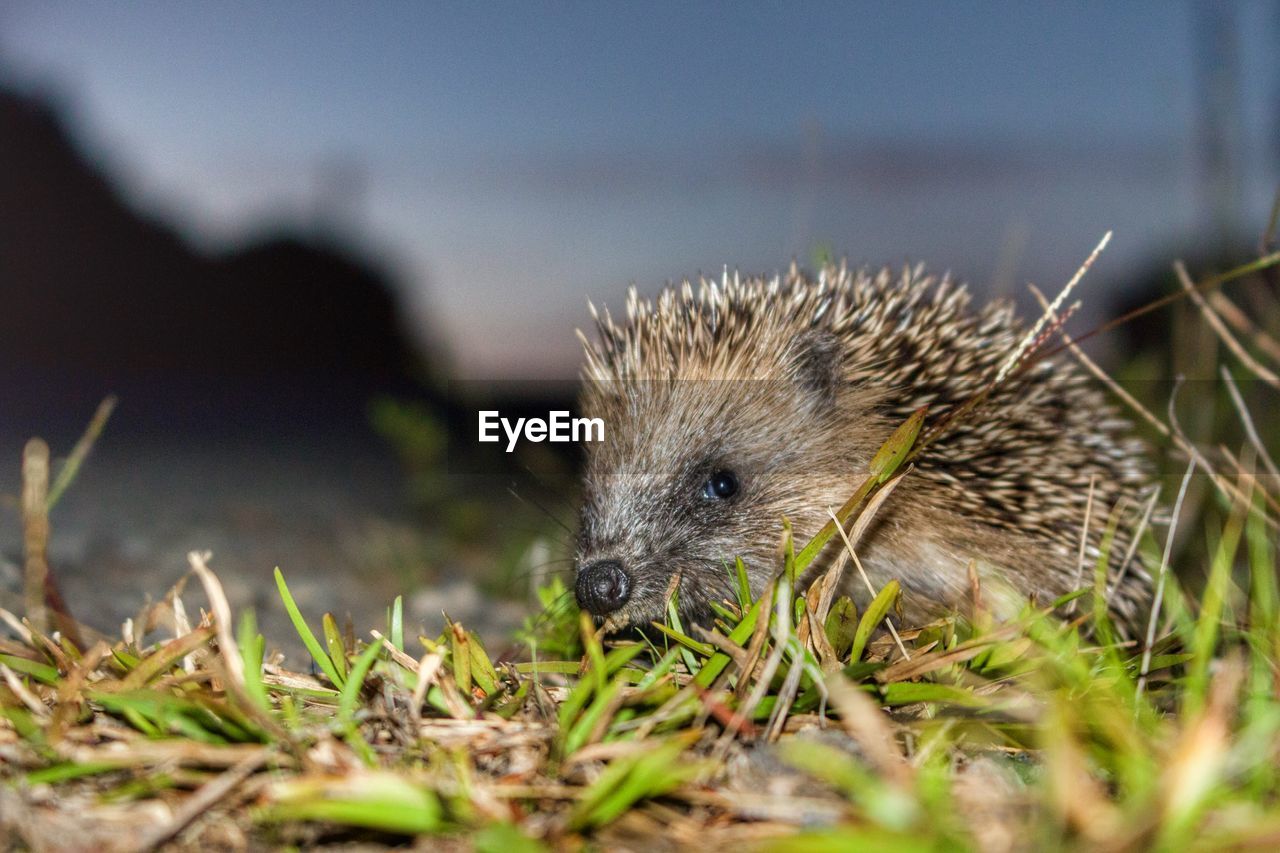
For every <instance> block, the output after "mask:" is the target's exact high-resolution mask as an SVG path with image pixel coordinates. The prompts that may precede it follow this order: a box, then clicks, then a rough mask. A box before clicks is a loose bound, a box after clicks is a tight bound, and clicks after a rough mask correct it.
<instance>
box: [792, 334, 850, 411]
mask: <svg viewBox="0 0 1280 853" xmlns="http://www.w3.org/2000/svg"><path fill="white" fill-rule="evenodd" d="M842 361H843V349H842V347H841V345H840V339H839V338H837V337H836V336H835V335H833V334H832V333H831V332H828V331H826V330H825V329H810V330H809V331H806V332H802V333H801V334H799V335H797V336H796V337H794V338H792V340H791V343H790V344H789V345H788V346H787V349H786V355H785V356H784V364H785V369H786V371H787V374H788V375H789V376H790V377H791V378H792V379H793V380H794V381H795V382H796V383H798V384H799V386H800V388H801V390H802V392H803V393H805V394H806V395H807V396H808V397H809V399H810V400H812V401H813V402H815V403H817V404H818V405H819V406H820V407H823V408H825V407H828V406H830V405H831V404H833V403H834V402H835V400H836V392H837V391H838V390H839V387H840V381H841V373H842V371H841V366H842Z"/></svg>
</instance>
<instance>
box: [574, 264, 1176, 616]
mask: <svg viewBox="0 0 1280 853" xmlns="http://www.w3.org/2000/svg"><path fill="white" fill-rule="evenodd" d="M591 314H592V317H593V318H594V320H595V326H596V332H597V335H596V339H595V340H594V341H593V340H590V339H588V337H587V336H586V335H584V334H583V333H582V332H581V331H579V332H578V337H579V339H580V340H581V341H582V343H583V345H584V347H585V351H586V358H585V365H584V367H583V371H582V379H583V384H582V391H581V395H580V408H581V410H582V411H583V413H584V414H585V415H586V416H588V417H598V418H601V419H602V420H603V422H604V424H605V436H604V440H603V441H600V442H598V443H592V444H588V445H587V446H586V450H585V453H586V458H585V464H584V474H583V479H582V498H581V510H580V514H579V525H578V536H577V542H576V553H575V558H574V565H575V580H574V592H575V595H576V598H577V600H578V603H579V605H580V607H581V608H582V609H583V610H585V611H586V612H588V613H590V614H591V615H592V616H593V617H595V618H596V619H597V621H598V622H600V623H603V624H604V625H605V626H606V627H607V628H609V629H620V628H626V627H644V626H646V625H648V623H650V622H651V621H654V620H657V621H661V620H662V619H663V618H664V614H665V612H666V607H667V603H668V601H669V600H670V599H671V596H672V594H673V592H675V593H678V595H677V596H676V598H675V600H676V601H677V602H678V606H679V612H680V616H681V618H682V620H683V621H684V622H685V623H686V624H689V623H692V624H702V625H705V624H707V623H708V622H709V621H710V620H711V619H712V618H713V611H712V609H711V604H712V603H713V602H720V601H722V600H726V599H727V600H734V593H733V590H734V589H735V588H736V584H737V579H736V578H737V575H736V571H735V567H736V561H737V560H738V559H741V560H742V562H743V564H744V565H745V567H746V570H747V577H748V579H749V581H750V585H751V591H752V594H753V595H760V594H761V592H762V590H763V589H764V588H765V586H766V585H767V584H768V583H769V581H770V580H771V579H772V578H774V577H776V576H777V573H778V571H779V542H780V539H781V536H782V531H783V520H784V519H785V520H786V521H787V522H788V523H789V524H790V526H791V530H792V531H793V534H792V535H793V537H794V541H795V542H797V543H800V544H803V543H804V542H805V541H807V540H808V538H809V537H811V536H812V535H813V534H815V533H816V532H818V530H819V529H820V528H821V527H822V526H823V525H824V524H825V523H826V522H827V521H828V520H830V518H831V510H832V509H833V508H838V507H840V506H841V505H842V504H843V503H844V502H845V501H846V499H848V498H849V496H850V495H851V494H853V492H854V491H855V490H856V489H857V488H858V486H859V485H860V484H861V483H862V482H863V480H864V479H865V478H866V477H867V472H868V464H869V462H870V460H871V458H872V457H873V455H874V454H875V453H876V451H877V450H878V449H879V448H880V447H881V445H882V444H883V443H884V441H885V440H886V439H887V438H888V437H889V436H890V435H891V434H892V432H893V431H894V429H895V428H896V427H897V426H898V425H899V424H901V423H902V422H903V421H904V420H905V419H906V418H908V417H909V416H910V415H911V413H912V412H914V411H916V410H917V409H918V408H920V407H922V406H927V407H928V409H927V412H928V421H927V425H926V428H928V424H938V423H940V422H941V421H942V419H944V418H946V416H947V414H948V412H953V411H954V410H955V409H956V408H957V407H958V406H960V405H962V404H963V403H965V401H967V400H970V399H971V398H972V397H973V396H974V395H975V394H977V393H979V392H980V391H981V390H982V389H984V388H988V387H990V391H989V394H988V396H987V397H986V399H985V400H984V402H983V403H982V404H981V405H980V406H977V407H976V408H973V409H972V410H971V411H970V412H968V413H966V416H965V417H957V418H954V419H953V420H952V422H951V423H950V424H949V426H948V428H947V429H946V430H945V431H944V432H943V433H942V434H941V436H940V437H939V438H938V439H937V440H936V441H933V442H931V443H930V444H929V445H928V446H927V447H926V448H924V450H923V451H922V452H921V453H920V454H919V455H918V456H917V457H916V458H915V459H914V460H913V465H912V469H911V470H910V472H909V473H908V474H907V476H905V477H904V478H902V480H901V481H900V482H899V483H898V484H897V486H896V488H895V489H894V490H893V492H892V493H891V494H890V495H889V497H888V498H887V500H885V501H884V503H883V504H882V505H881V506H880V507H879V509H878V511H877V513H876V515H875V517H874V519H873V520H872V522H871V526H870V527H868V528H867V529H866V530H865V532H864V533H863V536H862V538H861V539H860V541H859V542H858V543H857V556H858V557H859V562H860V563H861V565H862V567H863V569H864V570H865V574H866V575H867V578H868V580H869V581H870V582H871V584H872V585H873V586H874V587H875V588H877V589H879V588H880V587H881V586H883V585H884V584H885V583H886V582H888V581H889V580H890V579H896V580H898V582H899V583H900V584H901V589H902V597H901V599H900V606H901V608H902V613H903V618H904V619H906V620H907V622H908V624H916V625H922V624H926V623H927V621H929V620H931V619H935V618H938V617H939V616H942V615H945V614H947V613H950V612H956V611H957V610H961V609H963V608H964V607H966V606H967V604H968V603H969V602H971V600H972V598H971V597H972V595H973V583H974V580H973V574H974V572H975V571H976V574H977V581H978V583H979V590H980V594H981V595H982V599H983V604H984V606H985V607H987V608H988V609H990V610H992V611H995V612H996V613H997V614H998V615H1000V614H1003V615H1005V616H1011V615H1013V614H1015V613H1016V612H1018V610H1020V609H1021V608H1022V607H1024V606H1025V605H1026V603H1027V602H1028V600H1030V601H1035V602H1040V603H1042V604H1043V603H1046V602H1050V601H1052V600H1054V599H1056V598H1057V597H1059V596H1061V595H1063V594H1064V593H1067V592H1070V591H1072V590H1074V589H1077V588H1079V587H1081V586H1084V585H1087V584H1091V583H1092V581H1093V577H1094V566H1095V564H1096V563H1097V562H1099V561H1100V559H1101V555H1102V553H1103V550H1104V548H1105V552H1106V554H1107V559H1108V561H1109V563H1108V567H1107V571H1108V583H1107V597H1108V606H1109V608H1110V612H1111V614H1112V616H1113V617H1114V620H1115V624H1116V626H1117V628H1118V629H1119V631H1120V633H1121V634H1122V635H1124V636H1132V635H1133V634H1134V633H1135V631H1136V628H1137V626H1138V625H1139V623H1140V621H1141V620H1144V619H1145V617H1146V613H1147V611H1148V609H1149V601H1150V597H1151V578H1150V574H1149V572H1148V571H1147V569H1146V568H1145V567H1144V566H1143V564H1142V561H1141V558H1140V557H1135V556H1134V555H1133V554H1132V553H1131V550H1132V549H1130V547H1129V546H1130V544H1131V542H1132V529H1133V527H1134V525H1133V524H1132V523H1131V521H1130V519H1131V518H1132V517H1133V516H1135V515H1136V513H1137V511H1138V510H1139V508H1141V507H1143V506H1144V504H1145V502H1146V501H1147V500H1148V499H1149V498H1150V496H1151V495H1152V485H1151V472H1150V470H1149V469H1150V466H1149V463H1148V456H1147V454H1146V451H1145V449H1144V447H1143V445H1142V443H1141V442H1140V440H1138V439H1137V438H1135V437H1134V435H1133V434H1132V432H1131V425H1130V424H1129V423H1128V422H1127V421H1126V420H1125V419H1123V418H1122V417H1120V416H1119V414H1118V413H1117V411H1116V410H1115V409H1114V407H1113V406H1112V405H1111V404H1110V403H1109V402H1108V401H1107V399H1106V397H1105V396H1104V395H1103V393H1102V392H1101V390H1100V389H1098V388H1097V387H1095V386H1094V385H1093V384H1092V383H1091V381H1090V380H1089V378H1088V377H1087V376H1086V375H1085V374H1084V373H1083V372H1082V371H1081V370H1080V369H1079V368H1077V367H1076V366H1075V364H1074V363H1071V362H1066V361H1062V360H1056V359H1053V358H1044V359H1039V360H1032V361H1031V362H1030V363H1029V364H1028V365H1027V366H1026V367H1025V369H1020V370H1016V371H1012V372H1011V374H1010V375H1009V376H1008V377H1007V378H1005V377H1001V380H1002V381H1000V382H998V383H995V384H994V386H992V383H993V381H994V380H995V379H996V377H997V376H998V375H1000V374H1001V372H1002V367H1005V366H1006V365H1007V364H1009V363H1010V361H1011V360H1015V359H1017V358H1018V354H1019V352H1020V347H1021V346H1022V345H1023V339H1024V337H1025V335H1026V331H1025V327H1024V324H1023V323H1022V322H1021V321H1020V320H1019V318H1018V317H1017V315H1016V313H1015V311H1014V308H1013V306H1012V305H1011V304H1009V303H1008V302H1005V301H994V302H991V303H989V304H986V305H985V306H983V307H981V308H975V307H974V306H973V305H972V304H971V297H970V295H969V292H968V290H967V288H966V287H965V286H964V285H963V284H959V283H956V282H955V281H953V280H952V279H951V278H950V276H942V277H940V278H939V277H935V276H933V275H930V274H928V273H927V272H926V271H925V269H924V267H923V266H908V267H906V268H904V269H903V270H902V271H901V272H900V273H897V272H894V271H893V270H890V269H888V268H885V269H880V270H878V271H873V270H866V269H862V270H853V269H851V268H849V267H848V266H847V265H844V264H841V265H838V266H828V267H826V268H823V269H821V270H819V271H818V272H817V273H816V274H815V275H812V276H809V275H806V274H805V273H803V272H801V271H800V270H798V269H797V268H796V267H795V266H794V265H793V266H792V268H791V270H790V271H789V273H787V274H786V275H778V276H774V277H772V278H764V277H752V278H746V277H740V276H737V275H732V276H731V275H729V274H728V273H727V271H726V274H725V275H724V277H723V278H722V279H720V280H719V281H707V280H705V279H704V280H701V281H700V282H699V284H698V286H697V287H696V288H695V287H694V285H692V284H691V283H690V282H688V281H686V282H684V284H683V285H682V286H680V287H679V288H676V287H672V286H668V287H667V288H666V289H665V290H664V291H662V292H661V294H660V295H659V296H658V297H657V298H656V299H654V300H650V299H645V298H642V297H640V296H639V295H638V294H637V292H636V290H635V288H634V287H633V288H632V289H631V291H630V293H629V296H628V300H627V318H626V322H625V323H615V322H614V320H613V319H612V317H611V316H610V315H609V313H608V311H607V309H606V310H605V311H603V312H601V311H597V310H596V308H595V306H594V305H592V306H591ZM1087 510H1091V511H1087ZM1113 514H1114V518H1113ZM1086 525H1087V533H1086V532H1085V531H1086ZM1082 540H1083V546H1082ZM1104 543H1105V544H1104ZM797 547H798V545H797ZM1082 548H1083V551H1082ZM838 552H839V545H838V544H837V545H828V546H827V547H826V548H825V549H824V554H823V555H822V558H821V559H820V560H819V561H818V562H817V563H816V564H815V566H814V567H813V568H812V569H811V575H813V576H816V573H817V572H820V571H822V570H823V569H824V568H825V566H827V565H829V564H830V560H832V559H834V557H833V556H832V555H833V554H836V553H838ZM1082 553H1083V560H1082V559H1081V557H1082ZM843 577H844V578H845V587H846V589H845V590H844V592H846V593H848V594H851V595H852V596H853V597H854V598H855V600H862V601H865V595H866V593H865V587H864V586H863V585H862V584H861V581H860V579H859V580H858V582H857V583H856V584H855V583H854V579H855V577H856V575H855V573H854V572H852V571H847V572H845V573H844V575H843Z"/></svg>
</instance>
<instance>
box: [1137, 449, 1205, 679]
mask: <svg viewBox="0 0 1280 853" xmlns="http://www.w3.org/2000/svg"><path fill="white" fill-rule="evenodd" d="M1195 470H1196V460H1195V459H1192V460H1191V462H1190V463H1188V464H1187V473H1185V474H1183V475H1182V484H1181V485H1180V486H1178V497H1177V499H1175V500H1174V502H1173V516H1172V517H1171V518H1170V519H1169V534H1168V535H1167V536H1166V537H1165V540H1164V554H1163V555H1161V557H1160V570H1159V572H1158V573H1157V574H1156V595H1155V600H1154V601H1152V602H1151V618H1150V620H1148V622H1147V638H1146V642H1145V643H1144V644H1143V648H1142V667H1141V669H1140V671H1139V673H1138V688H1137V690H1138V695H1139V696H1141V695H1142V691H1143V690H1145V689H1146V688H1147V675H1148V673H1149V672H1150V670H1151V647H1152V646H1154V645H1155V642H1156V623H1157V622H1159V620H1160V605H1161V604H1162V603H1163V601H1164V583H1165V577H1166V575H1168V573H1169V557H1170V555H1172V553H1173V539H1174V535H1175V534H1176V533H1177V532H1178V517H1179V516H1180V515H1181V514H1182V501H1183V499H1184V498H1185V497H1186V496H1187V485H1188V484H1190V482H1191V475H1192V473H1193V472H1194V471H1195Z"/></svg>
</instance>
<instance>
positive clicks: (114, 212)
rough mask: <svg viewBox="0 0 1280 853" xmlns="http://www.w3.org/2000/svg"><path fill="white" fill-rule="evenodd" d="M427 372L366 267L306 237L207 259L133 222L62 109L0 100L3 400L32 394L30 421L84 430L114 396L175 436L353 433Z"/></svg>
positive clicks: (7, 96) (164, 231)
mask: <svg viewBox="0 0 1280 853" xmlns="http://www.w3.org/2000/svg"><path fill="white" fill-rule="evenodd" d="M422 375H425V366H424V365H422V363H421V361H420V359H419V358H418V356H417V354H416V353H415V351H414V349H413V347H412V346H411V344H410V343H409V341H408V338H407V336H406V335H405V333H404V331H403V330H402V328H401V326H400V324H399V318H398V315H397V306H396V303H395V301H394V299H393V296H392V294H391V291H390V289H389V283H388V280H387V277H386V275H385V274H384V273H383V272H381V271H379V270H378V269H377V268H376V267H374V266H372V265H370V264H369V263H367V262H366V261H363V260H361V259H359V258H358V257H357V256H356V255H355V254H354V253H352V252H351V251H349V250H346V249H344V248H343V247H341V246H340V245H339V244H338V243H337V242H336V241H335V240H334V239H332V238H320V237H316V236H314V235H310V236H301V235H285V234H279V235H274V236H271V237H270V238H267V239H263V240H262V241H261V242H258V243H256V244H254V245H250V246H247V247H244V248H242V249H240V250H238V251H235V252H233V253H230V254H226V255H222V256H215V257H211V256H208V255H205V254H202V253H200V252H198V251H196V250H194V249H193V248H192V247H190V246H188V245H187V244H186V243H185V242H184V241H183V240H182V239H181V237H180V236H179V235H177V234H176V233H175V232H174V231H173V230H171V229H170V228H168V227H166V226H164V225H162V224H160V223H158V222H156V221H153V220H151V219H148V218H147V217H146V216H144V215H142V214H140V213H139V212H137V211H135V210H133V209H132V208H131V207H130V206H129V205H128V204H127V203H126V201H125V200H124V199H122V198H121V196H120V194H119V193H118V192H117V191H116V189H115V188H114V187H113V186H112V185H111V184H110V183H109V182H108V180H107V179H106V178H105V177H104V176H103V174H102V173H101V171H100V170H99V169H98V168H97V166H96V165H95V162H94V160H93V159H92V158H91V157H89V156H87V155H86V154H85V152H83V151H81V150H80V149H79V148H78V147H77V145H76V143H75V142H74V141H73V139H72V137H71V135H70V134H69V133H68V129H67V125H66V123H65V122H64V120H63V118H62V116H61V115H60V113H59V111H58V110H56V109H54V108H51V107H50V106H49V105H47V104H46V103H45V102H43V101H41V100H39V99H37V98H34V97H32V96H29V95H26V94H22V93H17V92H14V91H11V90H4V89H0V390H5V389H8V391H7V392H6V393H5V397H6V398H7V402H13V403H17V404H19V405H21V403H22V400H23V399H26V400H27V401H28V402H29V401H31V400H39V399H40V398H42V395H43V400H44V403H43V404H42V408H41V411H42V412H48V413H49V414H61V412H58V411H56V410H57V409H58V408H59V407H60V406H61V405H62V404H65V405H66V407H67V408H68V409H69V411H68V412H67V414H68V415H70V414H72V413H74V414H75V415H76V416H79V417H83V416H84V414H85V412H86V411H87V410H90V409H91V407H92V405H93V403H94V402H96V401H94V400H92V399H85V397H86V396H92V395H93V394H95V393H98V392H100V391H105V390H119V391H120V392H121V394H122V397H123V398H124V403H125V405H126V406H128V407H137V406H138V405H142V406H144V407H145V408H147V409H150V410H153V411H156V412H160V411H163V412H164V413H165V417H166V418H167V419H168V420H166V423H168V424H170V425H172V419H173V418H175V417H176V418H178V419H179V420H182V419H183V418H184V417H186V416H191V419H193V420H195V419H199V420H203V418H204V417H205V416H209V415H213V414H215V412H214V411H213V410H212V409H213V408H214V407H220V408H230V409H232V410H234V412H236V414H234V415H233V416H232V417H231V420H232V421H235V420H237V419H238V420H239V421H240V422H242V423H244V424H246V425H251V424H252V422H254V420H255V417H254V416H252V414H251V413H252V412H254V411H257V412H259V413H260V414H261V415H262V417H265V418H268V419H270V420H271V421H272V422H278V421H279V420H280V419H281V418H286V419H287V418H291V417H294V416H299V415H301V416H304V417H305V418H306V419H307V420H308V421H311V422H314V421H315V420H316V418H317V417H321V418H323V419H326V420H327V419H329V418H334V419H336V420H338V421H346V422H348V423H354V422H356V420H362V419H363V417H364V408H363V406H364V402H365V401H366V400H367V399H368V398H369V397H370V396H371V395H373V394H374V393H377V392H378V391H393V392H399V393H405V392H407V391H409V390H411V389H412V388H413V387H414V383H413V380H414V379H415V378H418V377H420V376H422ZM55 388H56V389H57V391H56V392H55V391H54V390H52V389H55ZM259 403H261V404H262V405H258V404H259ZM50 409H52V410H54V411H50ZM71 410H73V411H71ZM134 410H135V411H137V409H136V408H135V409H134ZM246 413H250V414H249V415H248V416H247V415H246Z"/></svg>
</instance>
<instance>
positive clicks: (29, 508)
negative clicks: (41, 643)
mask: <svg viewBox="0 0 1280 853" xmlns="http://www.w3.org/2000/svg"><path fill="white" fill-rule="evenodd" d="M48 497H49V445H47V444H45V443H44V441H43V440H42V439H39V438H33V439H31V440H30V441H28V442H27V445H26V447H24V448H23V449H22V546H23V551H24V553H25V555H26V563H25V565H26V571H25V585H24V588H23V592H24V597H25V602H24V603H25V606H26V611H27V618H28V619H29V620H31V624H32V625H33V626H35V629H36V630H37V631H39V632H40V633H42V634H43V633H45V632H46V631H47V630H48V627H49V619H48V614H47V612H46V610H45V587H46V585H47V584H48V582H49V563H48V560H47V549H48V546H49V504H48Z"/></svg>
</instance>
